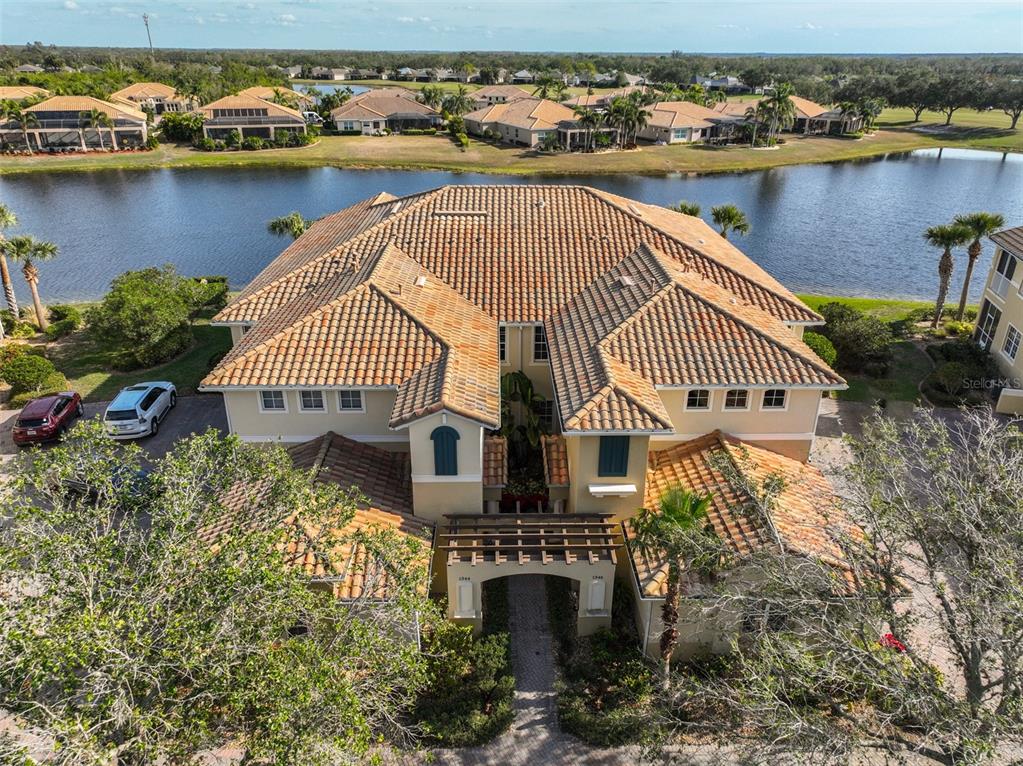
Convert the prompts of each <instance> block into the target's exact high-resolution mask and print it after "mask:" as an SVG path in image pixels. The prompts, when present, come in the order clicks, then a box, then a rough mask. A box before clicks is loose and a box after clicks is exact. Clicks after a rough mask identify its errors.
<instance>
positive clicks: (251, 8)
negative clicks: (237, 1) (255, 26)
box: [238, 3, 256, 11]
mask: <svg viewBox="0 0 1023 766" xmlns="http://www.w3.org/2000/svg"><path fill="white" fill-rule="evenodd" d="M238 7H239V8H241V9H242V10H243V11H254V10H256V4H255V3H242V4H241V5H239V6H238Z"/></svg>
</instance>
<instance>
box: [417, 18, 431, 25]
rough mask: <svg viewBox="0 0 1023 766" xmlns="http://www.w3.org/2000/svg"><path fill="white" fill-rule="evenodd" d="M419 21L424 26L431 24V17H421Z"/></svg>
mask: <svg viewBox="0 0 1023 766" xmlns="http://www.w3.org/2000/svg"><path fill="white" fill-rule="evenodd" d="M419 20H420V21H421V22H423V23H424V24H429V23H430V17H429V16H420V17H419Z"/></svg>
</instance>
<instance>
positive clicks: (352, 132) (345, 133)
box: [337, 130, 362, 136]
mask: <svg viewBox="0 0 1023 766" xmlns="http://www.w3.org/2000/svg"><path fill="white" fill-rule="evenodd" d="M337 134H338V135H339V136H361V135H362V131H361V130H339V131H337Z"/></svg>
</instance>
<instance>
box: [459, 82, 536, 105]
mask: <svg viewBox="0 0 1023 766" xmlns="http://www.w3.org/2000/svg"><path fill="white" fill-rule="evenodd" d="M497 96H504V97H505V99H506V100H508V101H511V100H512V99H520V98H528V97H529V91H527V90H523V89H522V88H520V87H519V86H518V85H484V86H483V87H482V88H480V89H479V90H474V91H473V92H472V93H470V94H469V98H471V99H473V100H474V101H486V100H487V99H488V98H495V97H497Z"/></svg>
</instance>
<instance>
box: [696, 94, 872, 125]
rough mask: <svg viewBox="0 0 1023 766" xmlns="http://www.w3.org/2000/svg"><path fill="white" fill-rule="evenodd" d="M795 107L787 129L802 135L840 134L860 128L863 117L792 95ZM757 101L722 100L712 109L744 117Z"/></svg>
mask: <svg viewBox="0 0 1023 766" xmlns="http://www.w3.org/2000/svg"><path fill="white" fill-rule="evenodd" d="M791 98H792V104H793V106H795V107H796V118H795V120H794V121H793V123H792V127H791V128H789V130H790V131H791V132H792V133H802V134H803V135H840V134H842V133H851V132H854V131H857V130H860V129H861V128H862V127H863V118H862V117H860V116H859V115H851V114H844V113H843V112H842V110H841V109H832V108H829V107H826V106H821V105H820V104H817V103H814V102H813V101H811V100H810V99H808V98H802V97H801V96H792V97H791ZM758 103H759V102H758V101H722V102H721V103H719V104H715V105H714V107H713V109H714V111H715V112H718V113H719V114H726V115H732V116H734V117H744V116H745V114H746V111H747V110H748V109H751V108H754V107H756V105H757V104H758Z"/></svg>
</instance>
